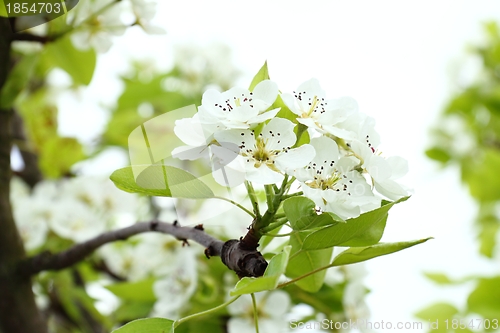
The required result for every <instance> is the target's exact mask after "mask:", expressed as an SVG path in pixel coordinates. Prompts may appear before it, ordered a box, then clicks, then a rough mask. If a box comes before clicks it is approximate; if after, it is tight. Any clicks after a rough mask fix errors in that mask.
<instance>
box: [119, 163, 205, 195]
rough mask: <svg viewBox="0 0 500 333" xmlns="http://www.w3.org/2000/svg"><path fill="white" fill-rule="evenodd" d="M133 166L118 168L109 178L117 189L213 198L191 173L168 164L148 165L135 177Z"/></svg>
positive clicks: (148, 193) (142, 192)
mask: <svg viewBox="0 0 500 333" xmlns="http://www.w3.org/2000/svg"><path fill="white" fill-rule="evenodd" d="M133 168H134V166H128V167H125V168H122V169H118V170H116V171H115V172H113V174H112V175H111V177H110V179H111V180H112V181H113V182H114V183H115V185H116V187H118V188H119V189H121V190H123V191H125V192H130V193H141V194H146V195H151V196H160V197H173V198H188V199H207V198H213V196H214V193H213V192H212V190H211V189H210V188H209V187H208V186H207V185H206V184H205V183H203V182H202V181H201V180H199V179H197V178H196V177H195V176H194V175H192V174H191V173H189V172H187V171H184V170H182V169H179V168H176V167H172V166H168V165H157V164H155V165H150V166H149V167H147V168H146V169H144V170H143V171H142V172H141V173H140V174H139V175H138V177H137V179H136V178H135V177H134V172H133V170H134V169H133Z"/></svg>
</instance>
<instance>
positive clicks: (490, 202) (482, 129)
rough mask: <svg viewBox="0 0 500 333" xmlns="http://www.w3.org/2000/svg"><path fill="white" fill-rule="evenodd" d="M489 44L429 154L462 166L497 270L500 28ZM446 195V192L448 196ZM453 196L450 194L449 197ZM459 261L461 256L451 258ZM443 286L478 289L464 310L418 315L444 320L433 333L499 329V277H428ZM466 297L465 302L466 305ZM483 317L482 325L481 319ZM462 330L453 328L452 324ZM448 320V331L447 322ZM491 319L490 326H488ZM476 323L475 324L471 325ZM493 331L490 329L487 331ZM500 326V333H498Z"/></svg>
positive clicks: (434, 308) (492, 27)
mask: <svg viewBox="0 0 500 333" xmlns="http://www.w3.org/2000/svg"><path fill="white" fill-rule="evenodd" d="M485 35H486V38H485V43H484V44H483V45H479V46H474V47H472V48H471V53H472V54H471V56H476V57H479V58H480V59H481V63H482V70H481V71H480V72H479V73H478V76H477V78H476V80H475V81H474V82H473V83H472V84H470V85H469V86H467V87H463V89H462V90H461V91H459V92H458V93H456V94H455V95H454V96H452V97H451V99H450V101H449V103H448V105H447V106H446V107H445V109H444V110H443V112H442V114H441V116H440V118H439V120H438V122H437V124H436V126H435V127H434V128H433V129H432V132H431V134H432V138H433V141H434V145H433V146H432V147H431V148H429V149H428V150H427V151H426V154H427V156H428V157H429V158H431V159H433V160H435V161H436V162H438V163H439V164H440V165H441V166H442V167H443V168H449V167H458V168H459V170H460V175H461V181H462V182H463V183H464V184H465V185H466V187H467V188H468V190H469V193H470V195H471V197H472V198H473V199H474V201H475V202H476V203H477V217H476V219H475V221H474V224H475V229H476V231H477V239H478V248H477V251H479V253H480V254H481V255H482V256H484V257H486V258H489V259H490V260H491V265H492V267H498V264H499V260H500V246H499V243H500V238H499V236H500V232H499V229H500V176H499V170H500V28H499V26H498V24H496V23H494V22H491V23H488V24H485ZM445 195H447V194H445ZM448 195H451V194H448ZM451 260H456V261H457V263H459V262H460V258H452V259H451ZM426 275H427V277H428V278H429V279H431V280H432V281H434V282H435V283H437V284H439V285H442V286H443V287H444V288H446V287H447V286H449V287H451V286H453V285H456V284H461V283H466V282H470V281H473V282H474V283H475V288H474V289H473V290H472V292H471V293H470V294H469V295H464V296H463V297H464V304H465V306H458V305H453V304H449V303H444V302H443V303H438V304H433V305H431V306H429V307H428V308H426V309H423V310H422V311H420V312H419V313H417V317H419V318H421V319H424V320H429V319H430V320H432V321H436V320H439V321H440V322H441V325H440V327H439V328H438V329H434V330H431V332H472V331H474V332H491V331H498V326H497V327H494V326H495V325H493V320H495V319H496V320H497V322H498V320H499V319H500V276H476V275H474V276H469V277H464V278H462V279H459V280H455V279H452V278H450V277H448V276H447V275H446V272H438V273H427V274H426ZM465 299H466V301H465ZM481 318H482V319H484V320H485V322H484V324H486V325H482V327H479V328H478V327H477V325H478V323H479V322H478V321H474V320H475V319H481ZM454 319H455V320H458V321H457V322H455V323H457V324H458V326H456V327H452V326H451V323H452V320H454ZM445 320H448V322H449V323H450V325H449V326H448V329H447V327H446V325H445V324H444V322H445ZM488 321H490V325H489V327H488ZM471 324H472V326H471ZM488 328H489V329H488ZM495 328H496V329H495Z"/></svg>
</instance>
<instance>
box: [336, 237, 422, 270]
mask: <svg viewBox="0 0 500 333" xmlns="http://www.w3.org/2000/svg"><path fill="white" fill-rule="evenodd" d="M429 239H431V238H425V239H419V240H415V241H409V242H397V243H379V244H375V245H372V246H367V247H351V248H349V249H347V250H345V251H344V252H342V253H340V254H339V255H338V256H336V257H335V259H333V263H332V264H333V265H334V266H341V265H349V264H354V263H357V262H361V261H366V260H370V259H373V258H376V257H380V256H385V255H387V254H390V253H394V252H398V251H401V250H404V249H407V248H409V247H412V246H415V245H418V244H422V243H425V242H427V241H428V240H429Z"/></svg>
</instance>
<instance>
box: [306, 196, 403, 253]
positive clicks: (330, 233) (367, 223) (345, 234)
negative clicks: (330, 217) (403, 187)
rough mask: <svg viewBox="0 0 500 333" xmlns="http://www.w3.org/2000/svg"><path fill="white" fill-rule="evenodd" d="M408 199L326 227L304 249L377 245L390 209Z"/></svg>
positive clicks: (308, 240)
mask: <svg viewBox="0 0 500 333" xmlns="http://www.w3.org/2000/svg"><path fill="white" fill-rule="evenodd" d="M407 199H408V197H404V198H401V199H399V200H397V201H394V202H391V203H388V204H386V205H384V206H382V207H380V208H377V209H375V210H372V211H370V212H367V213H364V214H361V215H360V216H358V217H356V218H353V219H349V220H347V221H346V222H347V223H339V224H335V225H331V226H326V227H324V228H321V229H319V230H316V231H315V232H313V233H311V234H310V235H309V236H308V237H307V238H306V239H305V240H304V244H303V247H302V249H304V250H319V249H325V248H329V247H332V246H368V245H373V244H377V243H378V241H379V240H380V239H381V238H382V234H383V233H384V229H385V223H386V221H387V216H388V212H389V209H391V207H392V206H394V205H395V204H397V203H399V202H403V201H405V200H407Z"/></svg>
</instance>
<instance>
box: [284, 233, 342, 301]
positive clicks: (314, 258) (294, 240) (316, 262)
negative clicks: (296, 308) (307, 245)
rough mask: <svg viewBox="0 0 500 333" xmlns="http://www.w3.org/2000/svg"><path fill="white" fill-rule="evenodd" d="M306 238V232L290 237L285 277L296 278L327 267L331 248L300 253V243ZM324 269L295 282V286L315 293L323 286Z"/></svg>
mask: <svg viewBox="0 0 500 333" xmlns="http://www.w3.org/2000/svg"><path fill="white" fill-rule="evenodd" d="M306 237H307V232H296V233H294V234H292V235H291V236H290V245H291V246H292V252H291V254H292V257H291V258H290V260H289V262H288V265H287V267H286V275H287V276H288V277H290V278H296V277H299V276H302V275H304V274H306V273H309V272H311V271H313V270H315V269H318V268H320V267H323V266H325V265H328V263H329V262H330V259H331V257H332V252H333V248H329V249H323V250H316V251H301V250H300V249H301V248H302V243H303V242H304V239H305V238H306ZM325 274H326V269H325V270H323V271H321V272H318V273H316V274H313V275H310V276H308V277H306V278H304V279H301V280H299V281H297V283H296V284H297V286H299V287H300V288H301V289H303V290H305V291H308V292H312V293H314V292H317V291H318V290H319V289H320V288H321V286H322V285H323V281H324V279H325Z"/></svg>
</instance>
